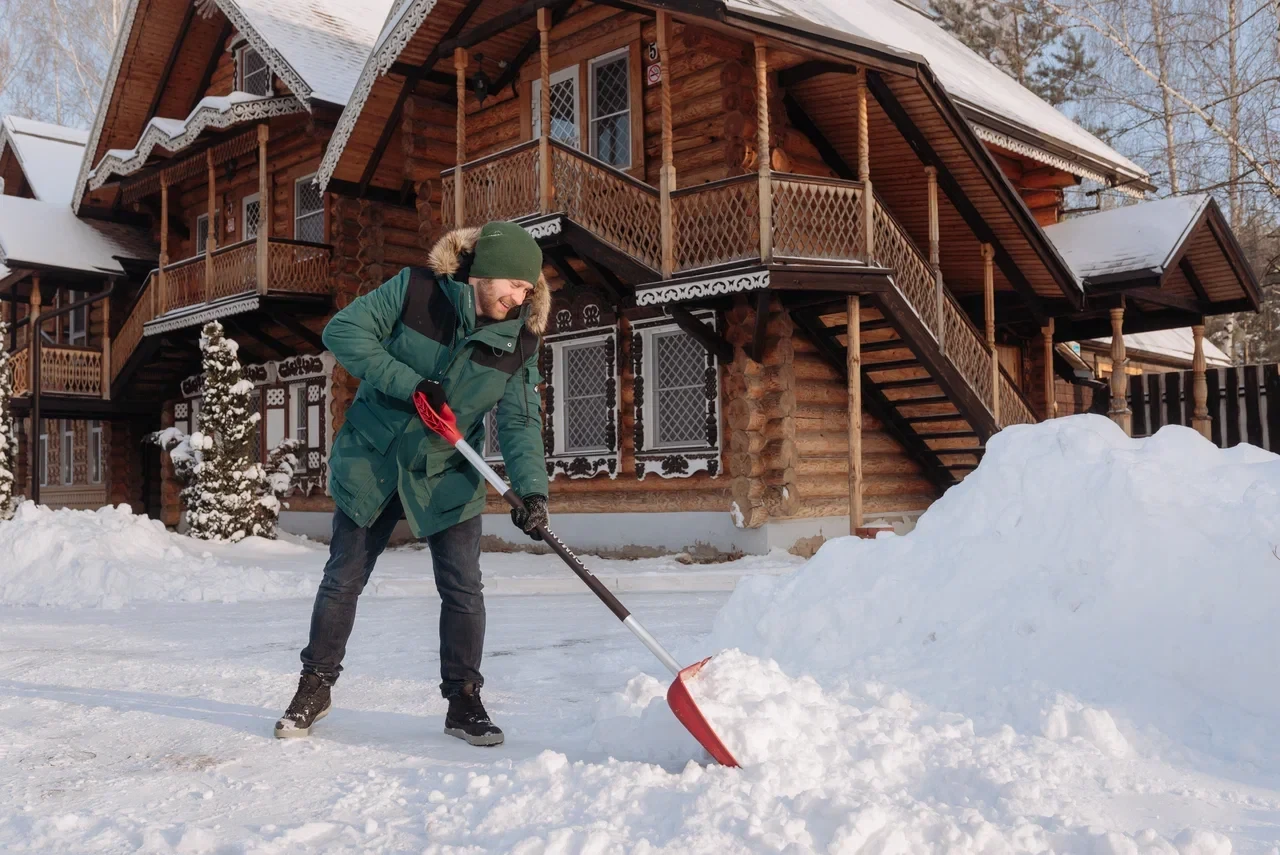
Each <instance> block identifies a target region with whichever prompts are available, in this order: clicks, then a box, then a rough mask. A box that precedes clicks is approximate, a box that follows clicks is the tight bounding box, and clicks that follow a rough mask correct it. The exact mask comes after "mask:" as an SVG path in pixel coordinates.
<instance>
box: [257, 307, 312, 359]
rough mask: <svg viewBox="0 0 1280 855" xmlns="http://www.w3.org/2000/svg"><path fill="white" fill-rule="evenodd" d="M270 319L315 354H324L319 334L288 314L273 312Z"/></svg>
mask: <svg viewBox="0 0 1280 855" xmlns="http://www.w3.org/2000/svg"><path fill="white" fill-rule="evenodd" d="M270 317H271V320H273V321H275V322H276V323H278V324H279V325H280V326H282V327H284V328H285V329H287V330H288V331H289V332H291V333H293V334H294V335H296V336H297V337H298V338H300V339H302V340H303V341H305V342H306V343H307V344H309V345H311V346H312V347H313V348H315V350H316V352H317V353H322V352H324V350H325V346H324V339H322V338H321V337H320V334H319V333H317V332H315V331H314V330H312V329H311V328H310V327H308V326H307V325H306V324H304V323H303V322H302V321H300V320H298V319H297V318H296V317H294V316H293V315H292V314H290V313H289V312H273V313H271V315H270Z"/></svg>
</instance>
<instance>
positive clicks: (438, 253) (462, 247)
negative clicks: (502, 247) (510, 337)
mask: <svg viewBox="0 0 1280 855" xmlns="http://www.w3.org/2000/svg"><path fill="white" fill-rule="evenodd" d="M479 237H480V229H479V228H472V229H454V230H453V231H451V232H448V233H446V234H445V236H444V237H442V238H440V239H439V240H438V241H436V245H435V246H433V247H432V248H431V254H430V255H429V256H428V257H427V265H428V266H429V267H430V268H431V272H433V273H437V274H439V275H441V276H454V275H456V274H457V273H458V271H459V270H460V269H462V265H463V256H465V255H472V254H473V253H474V251H475V245H476V240H478V239H479ZM526 305H527V306H528V311H527V313H526V314H525V326H527V327H528V328H529V332H531V333H533V334H534V335H538V336H540V335H542V334H543V333H545V332H546V331H547V320H548V318H550V316H551V287H550V286H549V285H547V277H545V276H543V275H542V274H541V273H539V274H538V281H537V282H535V283H533V293H532V294H531V295H529V302H528V303H527V304H526Z"/></svg>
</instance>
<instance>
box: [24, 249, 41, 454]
mask: <svg viewBox="0 0 1280 855" xmlns="http://www.w3.org/2000/svg"><path fill="white" fill-rule="evenodd" d="M40 300H41V297H40V274H39V273H32V274H31V303H30V315H31V320H30V321H28V322H27V350H28V351H29V353H28V355H27V388H28V389H30V390H31V394H32V395H33V396H34V395H35V388H36V368H37V366H36V356H37V354H39V352H40V351H39V350H38V349H37V348H36V344H35V341H36V336H38V335H40ZM32 433H34V434H37V439H36V442H37V443H38V442H39V437H38V434H39V433H40V431H39V429H38V428H37V429H35V430H33V431H32ZM34 459H35V458H34V457H32V460H34Z"/></svg>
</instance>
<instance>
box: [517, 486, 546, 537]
mask: <svg viewBox="0 0 1280 855" xmlns="http://www.w3.org/2000/svg"><path fill="white" fill-rule="evenodd" d="M511 522H512V523H513V524H514V525H515V527H516V528H518V529H520V530H521V531H523V532H524V533H525V534H527V535H529V537H531V538H533V539H534V540H542V534H541V532H539V531H538V526H546V525H548V524H550V522H551V519H550V517H548V516H547V497H546V496H539V495H537V494H536V493H535V494H534V495H532V496H525V497H524V510H520V509H518V508H512V509H511Z"/></svg>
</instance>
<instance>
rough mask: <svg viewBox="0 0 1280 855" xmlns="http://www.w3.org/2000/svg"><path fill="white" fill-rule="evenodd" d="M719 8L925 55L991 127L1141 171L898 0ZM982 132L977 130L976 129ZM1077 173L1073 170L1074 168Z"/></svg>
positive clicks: (783, 0)
mask: <svg viewBox="0 0 1280 855" xmlns="http://www.w3.org/2000/svg"><path fill="white" fill-rule="evenodd" d="M724 2H725V6H726V8H727V9H728V10H729V11H731V12H737V13H739V14H742V15H747V16H750V17H753V18H757V19H760V20H765V21H770V22H773V23H777V24H782V25H784V26H788V27H792V28H794V29H798V30H803V31H806V32H810V33H813V34H815V35H820V36H827V37H833V38H838V39H841V40H843V41H849V40H853V41H855V42H858V43H862V44H870V45H873V46H876V47H879V48H882V49H886V50H888V51H889V52H891V53H896V54H899V55H901V56H904V57H908V58H912V59H917V58H921V59H924V60H925V62H927V63H928V65H929V67H930V68H931V69H932V70H933V73H934V74H935V75H936V76H937V78H938V80H939V81H940V82H941V83H942V85H943V87H945V88H946V90H947V93H948V94H949V95H950V96H951V97H952V98H954V99H955V100H956V101H958V102H959V103H960V104H962V105H963V106H965V107H967V108H969V110H970V111H971V115H970V118H971V119H973V120H975V121H977V122H978V123H979V124H981V118H975V117H974V116H973V115H972V113H973V112H977V113H979V114H985V115H987V116H989V117H991V118H992V119H993V120H994V121H993V124H995V125H996V127H995V128H993V129H992V130H993V131H998V130H1000V127H999V126H1000V125H1006V126H1011V127H1014V128H1019V129H1024V130H1026V131H1029V132H1031V133H1032V134H1034V135H1036V136H1041V137H1047V138H1048V139H1050V140H1053V141H1056V142H1058V143H1060V144H1062V145H1063V146H1066V147H1067V148H1068V149H1070V150H1071V151H1075V152H1079V153H1080V154H1082V155H1085V156H1087V157H1089V158H1092V159H1094V160H1096V161H1099V162H1100V163H1102V164H1106V165H1107V166H1110V167H1111V168H1113V169H1115V170H1116V171H1117V172H1120V173H1123V174H1125V175H1127V176H1129V177H1132V178H1139V179H1141V180H1143V181H1144V182H1145V181H1147V180H1148V178H1149V177H1148V175H1147V173H1146V171H1145V170H1143V169H1142V168H1141V167H1140V166H1138V165H1137V164H1136V163H1134V162H1133V161H1131V160H1129V159H1128V158H1127V157H1125V156H1124V155H1122V154H1120V153H1119V152H1117V151H1116V150H1115V149H1113V148H1112V147H1111V146H1109V145H1107V144H1106V143H1104V142H1103V141H1102V140H1100V139H1098V138H1097V137H1095V136H1094V135H1093V134H1091V133H1089V132H1088V131H1086V130H1085V129H1084V128H1082V127H1080V125H1078V124H1076V123H1075V122H1073V121H1072V120H1071V119H1069V118H1067V117H1066V116H1065V115H1063V114H1062V113H1061V112H1059V111H1058V110H1057V109H1055V108H1054V107H1052V106H1051V105H1050V104H1049V103H1048V102H1046V101H1044V100H1042V99H1041V98H1040V97H1039V96H1037V95H1036V94H1035V93H1033V92H1031V90H1029V89H1027V88H1026V87H1024V86H1022V85H1021V84H1020V83H1018V82H1017V81H1016V80H1014V79H1013V78H1012V77H1010V76H1009V75H1007V74H1005V73H1004V72H1003V71H1001V70H1000V69H998V68H996V67H995V66H994V65H992V64H991V63H990V62H988V61H987V60H985V59H983V58H982V57H981V56H979V55H978V54H977V53H975V52H974V51H973V50H971V49H970V48H968V47H966V46H965V45H964V43H962V42H961V41H960V40H959V39H957V38H956V37H955V36H953V35H951V34H950V33H948V32H947V31H946V30H944V29H942V27H940V26H938V24H937V23H935V22H934V21H933V20H932V19H931V18H930V17H929V16H927V15H925V14H924V13H923V12H921V11H920V10H919V9H917V8H915V7H913V6H911V5H908V4H904V3H900V2H897V0H724ZM980 135H982V134H980ZM1077 171H1078V170H1077Z"/></svg>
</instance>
